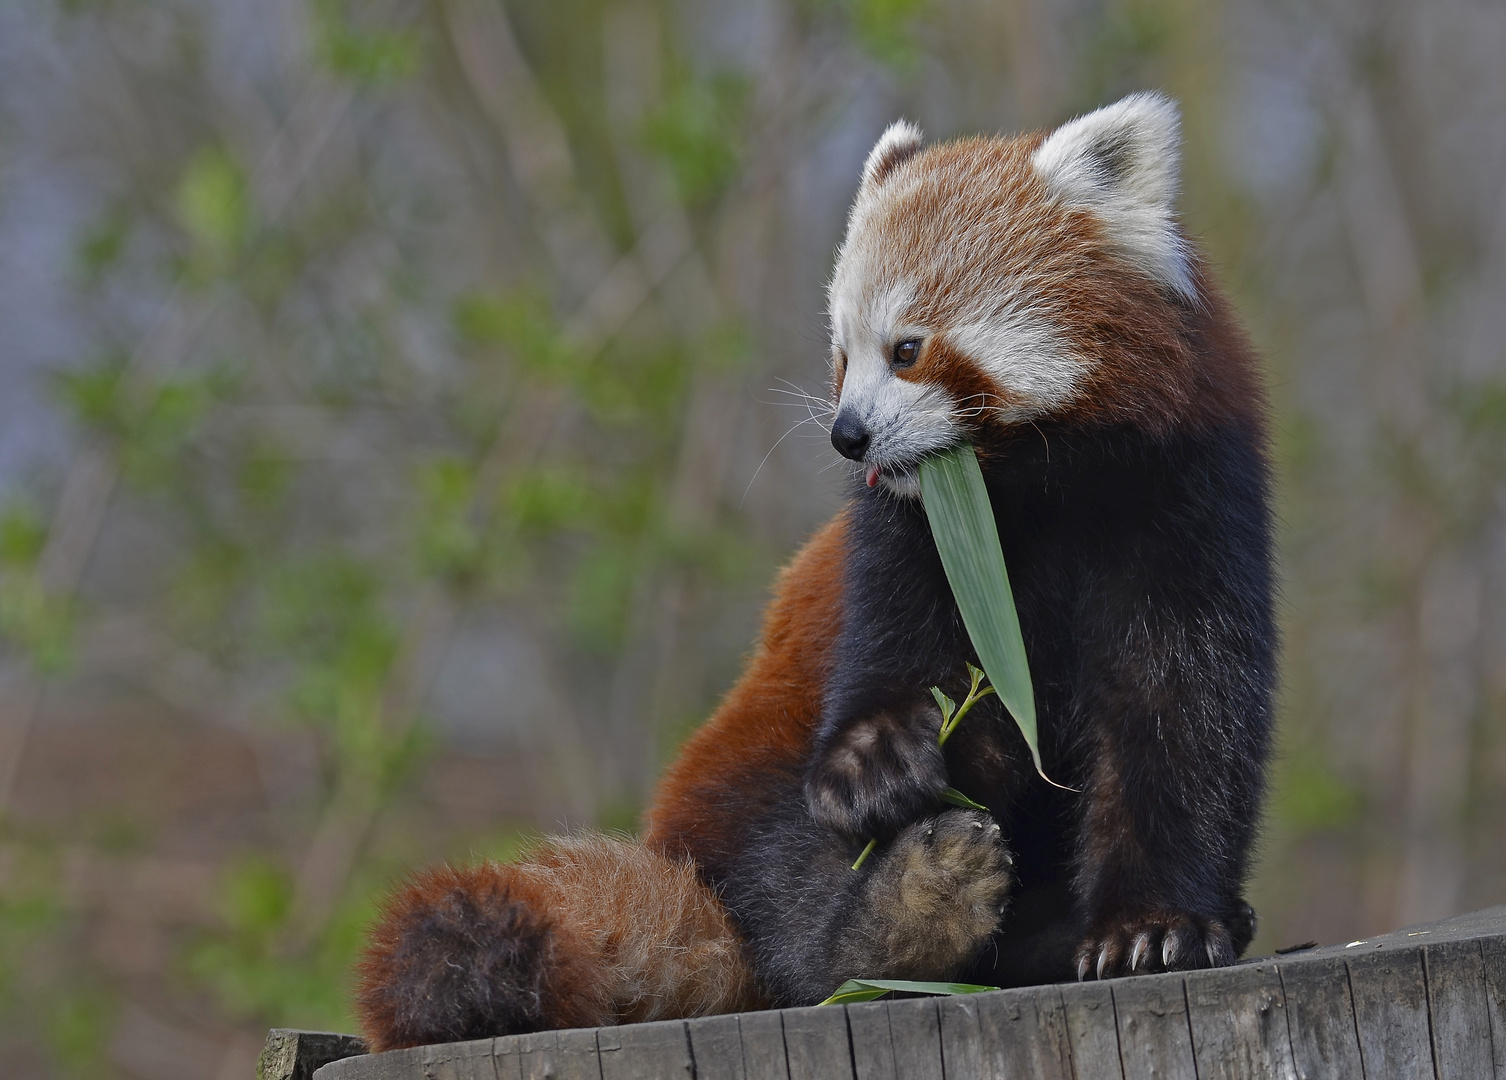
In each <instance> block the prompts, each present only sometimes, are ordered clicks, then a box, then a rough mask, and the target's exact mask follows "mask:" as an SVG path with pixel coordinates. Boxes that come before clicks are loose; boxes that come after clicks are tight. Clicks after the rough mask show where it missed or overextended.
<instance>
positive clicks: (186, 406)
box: [53, 353, 238, 488]
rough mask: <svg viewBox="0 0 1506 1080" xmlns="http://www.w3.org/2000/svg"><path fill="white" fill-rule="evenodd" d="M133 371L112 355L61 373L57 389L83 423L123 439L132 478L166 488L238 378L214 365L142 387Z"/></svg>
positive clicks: (124, 462) (124, 463) (125, 464)
mask: <svg viewBox="0 0 1506 1080" xmlns="http://www.w3.org/2000/svg"><path fill="white" fill-rule="evenodd" d="M129 372H130V368H129V367H128V366H127V362H126V358H125V357H123V356H121V355H120V354H118V353H114V354H110V355H107V356H105V357H104V358H103V359H101V360H99V361H96V362H95V363H93V364H88V365H85V366H82V367H79V368H75V369H72V370H67V371H62V372H59V373H58V374H57V375H56V376H55V377H54V379H53V386H54V393H55V395H56V397H57V398H58V399H59V401H60V402H61V403H62V404H63V406H64V407H65V408H66V409H67V410H68V412H69V413H71V414H72V416H73V418H74V420H75V421H76V422H77V423H79V424H80V425H81V426H83V427H87V428H92V429H94V430H96V431H98V432H100V433H102V434H105V435H107V436H110V437H112V438H113V439H114V440H115V441H116V442H117V444H118V446H119V448H120V455H121V466H122V470H123V471H124V472H125V474H126V475H127V477H129V478H130V479H131V480H132V481H134V482H135V483H137V484H139V485H140V486H142V487H144V488H162V487H165V486H168V485H169V484H170V483H171V482H172V481H173V479H174V478H175V477H176V476H178V475H179V473H180V470H181V467H182V465H183V462H182V460H181V454H182V453H183V451H184V449H185V448H186V447H187V446H188V445H189V444H190V442H191V441H192V439H193V436H194V435H195V434H196V432H197V431H198V429H199V425H200V424H201V423H202V422H203V421H204V419H205V417H206V416H207V415H208V413H209V411H210V409H211V408H212V407H213V406H214V405H215V404H217V403H218V402H219V401H221V400H223V399H224V398H226V397H228V396H229V395H230V394H231V393H232V392H233V391H234V390H235V389H236V387H237V385H238V380H237V378H236V376H235V374H234V373H233V371H232V370H231V369H229V368H228V367H214V368H210V369H208V370H205V371H200V372H193V373H189V374H185V375H180V376H178V377H176V378H172V379H165V380H161V381H159V382H157V383H156V384H154V386H153V387H152V388H150V389H148V390H141V389H139V388H137V387H133V386H132V384H131V379H130V375H129Z"/></svg>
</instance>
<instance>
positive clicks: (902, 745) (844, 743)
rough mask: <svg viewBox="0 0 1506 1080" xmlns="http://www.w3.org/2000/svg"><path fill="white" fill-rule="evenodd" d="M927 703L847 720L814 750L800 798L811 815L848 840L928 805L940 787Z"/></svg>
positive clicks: (900, 821)
mask: <svg viewBox="0 0 1506 1080" xmlns="http://www.w3.org/2000/svg"><path fill="white" fill-rule="evenodd" d="M940 730H941V713H940V711H939V710H938V709H937V708H936V706H934V705H932V704H930V703H929V702H927V703H924V704H920V703H917V704H916V705H915V706H914V707H913V708H911V709H908V710H906V709H903V708H899V709H893V710H885V711H884V712H878V713H874V714H872V715H870V716H866V717H863V718H862V719H861V720H856V721H854V722H852V723H850V724H848V725H847V726H846V727H845V728H844V729H843V730H842V731H841V732H839V733H838V734H837V735H836V736H835V737H834V738H833V739H831V740H830V741H829V742H827V743H826V745H825V746H823V747H822V748H821V749H820V750H819V751H818V752H817V755H816V760H815V762H814V764H812V766H811V769H810V773H809V775H808V776H807V777H806V781H805V798H806V802H807V804H808V805H809V806H810V811H811V816H812V817H813V818H815V819H816V821H817V822H819V823H820V824H822V825H824V826H826V827H827V828H829V829H833V830H835V831H836V832H838V833H841V834H842V835H844V836H847V837H850V838H852V839H871V838H873V837H882V836H888V835H890V834H892V833H893V832H894V831H895V830H896V829H898V828H900V827H901V826H903V825H904V824H906V823H907V822H911V821H914V820H915V819H916V818H917V817H920V816H921V815H922V814H923V813H925V812H926V811H927V810H930V809H932V808H933V807H935V805H936V803H937V801H938V798H939V796H940V794H941V792H942V790H943V789H944V788H945V787H946V786H947V775H946V759H945V758H944V757H943V756H942V753H941V747H940V746H939V745H938V744H937V742H936V736H937V733H938V732H940Z"/></svg>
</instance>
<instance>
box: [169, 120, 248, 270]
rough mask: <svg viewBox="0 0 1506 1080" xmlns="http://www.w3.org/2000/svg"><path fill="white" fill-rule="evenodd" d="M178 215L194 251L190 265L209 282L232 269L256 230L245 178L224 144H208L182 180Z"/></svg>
mask: <svg viewBox="0 0 1506 1080" xmlns="http://www.w3.org/2000/svg"><path fill="white" fill-rule="evenodd" d="M177 205H178V218H179V221H180V222H181V224H182V226H183V228H184V230H185V231H186V232H187V233H188V237H189V240H190V242H191V249H190V254H189V258H188V264H187V269H188V272H189V275H190V277H191V278H193V279H195V280H204V279H206V278H209V277H213V276H215V275H217V274H222V273H224V272H225V271H227V270H229V269H230V267H231V265H232V264H233V263H234V261H235V259H236V258H237V257H238V256H239V255H240V254H241V251H242V250H243V249H244V247H245V244H246V241H247V239H248V238H249V237H250V234H251V201H250V196H249V194H248V192H247V190H246V176H245V173H244V171H243V170H242V169H241V165H240V162H238V161H236V159H235V158H234V157H232V156H231V155H230V153H229V151H227V150H226V149H225V148H224V147H221V146H206V147H204V148H202V149H201V150H199V152H198V153H196V154H195V155H194V156H193V157H192V158H190V159H189V162H188V167H187V168H186V169H185V170H184V172H183V178H182V179H181V180H180V181H179V182H178V200H177Z"/></svg>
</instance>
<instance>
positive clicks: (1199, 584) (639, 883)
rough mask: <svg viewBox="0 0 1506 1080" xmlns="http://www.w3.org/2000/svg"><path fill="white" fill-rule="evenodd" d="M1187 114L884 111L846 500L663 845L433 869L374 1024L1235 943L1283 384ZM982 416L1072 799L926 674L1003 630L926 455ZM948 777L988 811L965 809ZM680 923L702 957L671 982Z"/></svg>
mask: <svg viewBox="0 0 1506 1080" xmlns="http://www.w3.org/2000/svg"><path fill="white" fill-rule="evenodd" d="M1178 138H1179V136H1178V117H1177V112H1176V108H1175V106H1174V105H1173V104H1172V103H1171V102H1170V101H1169V100H1167V99H1166V98H1164V97H1162V96H1160V95H1157V94H1136V95H1132V96H1131V97H1128V98H1126V99H1124V100H1123V101H1120V102H1119V103H1117V104H1115V105H1112V106H1109V107H1107V108H1104V109H1100V110H1099V111H1097V112H1094V113H1091V114H1088V115H1086V116H1083V117H1080V118H1078V119H1076V120H1073V121H1071V122H1069V123H1068V124H1066V125H1064V126H1063V127H1061V128H1059V129H1057V130H1056V131H1054V132H1051V133H1048V134H1034V135H1027V136H1024V137H1020V138H1015V139H1003V138H997V139H985V138H976V139H963V140H959V141H955V142H950V143H942V144H939V145H934V146H930V147H926V146H924V145H923V143H922V140H921V137H920V133H919V132H918V131H917V130H916V129H915V128H914V127H912V126H911V125H909V124H906V123H903V122H901V123H897V124H895V125H893V126H892V127H890V128H889V129H888V130H887V131H886V132H885V133H884V135H883V136H882V138H881V139H880V140H879V142H878V144H877V145H876V146H875V147H874V149H873V151H872V153H871V154H870V155H869V157H868V160H867V162H866V164H865V166H864V169H863V175H862V180H861V184H860V187H859V191H858V194H857V198H856V200H855V203H854V205H853V208H852V212H851V216H850V218H849V221H848V226H847V235H846V238H845V240H844V242H843V245H842V247H841V249H840V252H839V255H838V259H837V263H836V268H835V270H834V272H833V275H832V279H831V283H830V287H829V297H828V299H829V311H830V315H831V323H832V370H833V401H834V415H833V423H832V429H831V438H832V443H833V445H834V447H835V448H836V449H837V450H838V451H839V452H840V453H841V454H843V455H844V456H845V457H847V458H850V459H852V460H853V461H854V462H855V463H857V468H856V470H855V475H854V480H853V487H852V495H851V498H850V500H849V502H848V504H847V505H846V506H845V507H844V509H843V510H842V511H841V512H840V513H839V514H838V515H837V517H836V518H835V519H834V520H833V521H832V522H831V523H829V524H828V525H827V526H826V527H825V528H823V529H822V530H821V531H820V532H818V533H817V534H816V535H815V536H814V537H813V538H812V539H811V540H810V542H809V543H808V544H807V545H806V547H805V548H804V549H803V550H802V551H801V552H800V554H799V555H797V556H796V557H795V559H794V561H793V562H792V563H791V564H790V565H789V567H788V568H787V569H785V571H784V572H783V573H782V575H781V577H780V578H779V581H778V584H777V588H776V595H775V598H774V600H773V602H772V603H771V605H770V607H769V609H768V612H767V614H766V617H765V622H764V628H763V633H762V637H761V639H760V643H759V646H758V648H757V651H756V652H755V654H754V655H753V657H752V658H751V660H750V661H749V663H748V666H747V668H746V670H745V672H744V674H743V676H742V677H741V679H740V680H739V681H738V682H737V684H736V685H735V686H734V687H733V688H732V690H731V691H730V693H729V694H728V695H727V697H726V699H725V700H724V701H723V702H722V704H721V706H720V707H719V708H718V710H717V711H716V713H715V714H714V715H713V716H712V717H711V719H710V720H709V721H708V722H707V723H706V724H705V725H704V726H703V727H702V728H701V729H700V730H699V731H697V732H696V733H695V734H694V735H693V736H692V737H691V739H690V740H689V741H688V742H687V744H686V745H685V747H684V748H683V750H682V751H681V752H680V755H679V757H678V758H677V760H676V761H675V762H674V763H672V764H671V765H670V767H669V769H668V771H667V773H666V775H665V776H664V778H663V780H662V782H661V784H660V786H659V789H658V792H657V795H656V797H655V800H654V802H653V805H652V806H651V808H650V810H649V813H648V830H647V833H646V835H645V836H644V838H643V840H642V844H641V846H640V845H633V844H627V843H619V844H616V845H615V846H608V847H607V848H606V849H605V850H604V851H603V852H602V854H601V856H600V861H601V862H602V863H612V862H614V861H620V862H621V863H623V864H624V865H626V864H629V863H632V864H635V865H638V866H640V867H643V866H647V865H648V864H649V863H652V864H653V866H654V867H656V869H649V870H647V871H646V872H644V873H642V874H639V875H638V876H636V877H635V876H634V875H632V874H616V873H614V872H611V871H609V870H608V869H607V868H606V867H605V866H603V865H597V866H595V867H593V868H591V869H589V870H586V869H584V868H583V869H582V870H580V871H579V872H575V871H572V872H571V873H570V874H567V875H565V876H566V877H568V878H569V879H570V880H569V881H568V883H567V882H565V881H563V879H561V880H560V881H559V883H558V884H557V885H552V886H550V887H548V888H545V887H542V886H540V885H539V884H538V880H539V875H540V874H541V873H543V871H542V870H540V869H539V867H545V866H548V867H556V868H557V867H558V866H560V865H562V864H567V863H570V861H571V860H572V859H574V858H576V855H574V854H572V853H571V852H572V848H571V844H576V845H581V844H584V845H587V846H588V847H589V845H590V843H592V842H588V841H573V842H564V845H563V847H556V848H552V849H546V851H545V853H544V854H543V855H542V856H541V857H540V859H538V860H535V861H534V862H533V863H525V864H523V865H520V866H514V867H483V868H481V869H478V870H473V871H436V872H433V873H431V874H430V875H429V876H428V877H426V878H421V879H419V881H418V882H417V883H416V884H414V885H412V886H410V887H409V888H408V890H407V891H405V892H403V893H400V894H399V895H398V897H397V898H396V899H395V900H394V902H393V903H392V904H391V905H390V906H389V908H388V909H387V912H386V914H385V915H384V917H383V919H382V921H381V922H380V923H379V924H378V927H377V929H376V931H375V932H374V934H373V936H372V939H371V944H370V946H369V948H368V952H367V956H366V960H365V963H364V968H363V980H364V981H363V985H362V989H361V991H360V995H359V998H358V1003H359V1007H360V1011H361V1014H362V1017H363V1020H364V1023H365V1026H366V1029H367V1032H368V1034H369V1035H370V1036H371V1038H372V1041H373V1043H374V1044H375V1045H376V1046H378V1047H389V1046H397V1045H409V1044H413V1043H418V1042H424V1041H444V1040H450V1039H460V1038H478V1037H483V1036H486V1035H493V1034H502V1033H505V1032H511V1031H519V1030H530V1029H534V1028H544V1027H557V1026H566V1025H576V1024H600V1023H614V1022H620V1021H623V1020H629V1019H638V1018H644V1017H646V1016H649V1015H653V1016H668V1015H692V1014H699V1013H709V1012H716V1011H730V1010H735V1009H743V1008H748V1007H752V1006H756V1005H764V1004H768V1005H797V1004H809V1003H811V1002H814V1001H817V1000H820V999H821V998H822V997H824V996H826V995H827V994H829V993H830V992H831V990H832V989H833V988H834V987H835V986H836V985H837V984H839V983H840V982H841V981H842V980H843V979H845V978H849V977H855V976H856V977H861V976H867V977H870V978H881V977H886V976H887V977H890V978H927V979H958V978H963V979H967V980H968V981H973V982H982V983H991V984H993V985H1001V986H1007V985H1021V984H1026V983H1030V982H1041V981H1054V980H1061V979H1067V978H1072V977H1076V978H1079V979H1082V978H1107V977H1111V976H1116V975H1122V974H1128V973H1131V972H1148V971H1161V970H1177V969H1186V968H1193V967H1205V966H1210V965H1214V966H1216V965H1220V964H1226V963H1229V962H1231V961H1232V960H1233V959H1234V958H1235V957H1236V956H1237V955H1238V954H1239V953H1240V952H1242V951H1243V949H1244V948H1245V946H1247V945H1248V943H1249V941H1250V938H1251V936H1252V934H1253V927H1254V913H1253V912H1252V911H1251V910H1250V908H1249V906H1248V905H1247V904H1246V903H1245V902H1244V900H1243V899H1242V898H1241V893H1242V890H1243V885H1244V881H1245V877H1246V875H1247V872H1248V857H1249V851H1250V846H1251V844H1252V842H1253V838H1254V834H1255V830H1256V826H1257V819H1258V816H1259V811H1260V805H1261V800H1262V795H1263V785H1264V771H1265V763H1266V759H1267V757H1268V753H1269V744H1270V728H1271V695H1272V690H1273V685H1274V681H1275V652H1276V632H1275V626H1274V619H1273V612H1272V607H1273V599H1272V595H1273V571H1272V566H1271V522H1270V512H1269V477H1268V465H1267V460H1266V433H1265V418H1264V417H1265V404H1264V395H1263V390H1262V387H1261V382H1260V378H1259V374H1258V370H1257V363H1256V360H1255V357H1254V355H1253V352H1252V350H1251V349H1250V347H1249V345H1248V344H1247V342H1246V340H1245V338H1244V336H1243V334H1242V333H1241V331H1240V329H1239V328H1238V326H1237V324H1236V322H1235V320H1234V318H1233V316H1232V314H1231V312H1230V311H1229V308H1228V306H1227V304H1226V302H1225V301H1224V300H1223V298H1222V297H1221V296H1220V294H1219V293H1218V291H1217V289H1216V288H1215V286H1214V284H1213V282H1212V281H1211V280H1210V278H1209V275H1208V273H1207V270H1206V268H1205V266H1204V265H1203V263H1202V262H1201V260H1200V259H1199V258H1198V256H1197V255H1196V253H1195V252H1194V251H1193V249H1192V246H1191V245H1190V243H1189V242H1188V241H1187V239H1186V238H1185V236H1184V235H1183V233H1182V232H1181V230H1180V229H1179V227H1178V225H1177V223H1176V219H1175V211H1174V204H1175V197H1176V188H1177V173H1178V155H1179V151H1178ZM963 441H966V442H970V443H972V444H973V445H974V447H975V448H976V450H977V453H978V457H979V461H980V463H981V465H982V468H983V472H984V477H985V481H986V483H987V485H988V489H989V494H990V498H991V500H992V503H993V508H994V513H995V517H996V520H997V523H998V526H999V535H1000V542H1001V544H1002V546H1003V550H1004V555H1005V561H1006V563H1007V564H1008V566H1009V570H1010V578H1011V581H1012V583H1013V586H1014V590H1015V600H1016V606H1017V608H1018V611H1019V617H1020V623H1021V628H1022V632H1023V634H1024V638H1025V644H1026V650H1027V653H1028V656H1029V660H1030V666H1031V671H1032V676H1033V679H1034V683H1035V689H1036V696H1037V709H1038V714H1039V720H1040V732H1041V752H1042V756H1043V758H1044V761H1045V766H1046V769H1047V771H1048V772H1049V773H1050V774H1051V775H1052V776H1053V778H1054V779H1056V780H1058V781H1060V782H1061V783H1063V784H1064V785H1067V786H1068V787H1069V788H1070V789H1074V790H1067V789H1064V788H1058V787H1053V786H1051V785H1049V784H1047V783H1046V782H1045V781H1044V780H1042V779H1041V778H1040V777H1039V776H1037V774H1036V772H1035V769H1034V768H1033V766H1032V764H1031V759H1030V756H1029V753H1028V751H1027V750H1026V747H1025V745H1024V743H1023V741H1022V739H1021V738H1020V736H1019V734H1018V732H1017V730H1016V729H1015V727H1014V725H1013V723H1011V722H1010V721H1009V718H1008V716H1007V715H1006V714H1005V712H1004V711H1003V709H1002V707H1000V706H999V705H998V704H997V702H996V700H995V699H988V700H987V701H985V702H984V703H983V704H980V706H979V707H978V708H977V709H976V710H975V712H974V713H973V714H972V715H971V716H970V717H969V719H968V721H967V723H966V724H965V725H964V726H963V727H962V728H960V729H959V730H958V732H957V734H956V735H955V736H954V737H953V738H951V739H950V740H949V741H948V743H947V744H946V747H945V749H944V750H943V748H942V747H940V746H939V745H938V743H937V738H936V735H937V732H938V729H939V724H940V715H939V713H938V711H937V709H936V707H935V705H934V703H933V702H932V700H931V698H930V695H929V694H928V688H930V687H931V686H939V687H941V688H942V689H943V690H944V691H946V692H947V693H948V694H950V695H951V696H952V697H954V698H960V697H961V694H962V691H964V690H965V689H966V680H967V676H966V668H965V663H966V662H968V661H976V656H975V655H974V653H973V650H972V647H971V644H970V642H969V640H968V638H967V634H966V631H965V629H964V628H963V626H962V622H961V618H960V616H959V614H958V611H957V607H956V604H955V601H954V600H953V598H952V594H951V591H950V588H949V586H948V584H947V581H946V577H945V574H944V572H943V571H942V568H941V565H940V560H939V557H938V555H937V552H936V548H935V545H934V542H933V541H932V539H931V536H930V531H929V527H928V525H927V522H926V518H925V514H924V510H923V507H922V506H921V503H920V499H919V497H918V495H919V487H918V482H917V478H916V477H917V474H916V468H917V464H918V462H919V461H920V459H921V458H922V457H924V456H925V455H926V454H928V453H932V452H934V451H937V450H941V449H944V448H947V447H950V446H953V445H956V444H958V443H960V442H963ZM947 786H952V787H956V788H958V789H960V790H961V791H963V792H964V793H965V794H967V795H968V796H970V797H971V798H972V799H974V800H976V801H977V802H979V803H981V804H983V805H985V806H987V807H989V812H988V813H984V812H982V811H978V810H968V809H948V808H946V807H945V806H944V805H943V803H942V801H941V799H940V794H941V792H942V790H943V789H944V788H945V787H947ZM870 838H874V839H877V840H878V841H879V846H878V848H877V850H876V851H875V852H874V854H873V856H872V857H871V858H870V859H869V860H868V861H867V862H866V863H865V864H864V866H863V867H862V868H861V869H860V870H857V871H854V870H852V869H851V866H852V863H853V861H854V858H855V856H856V855H857V854H858V852H859V851H860V850H861V849H862V847H863V846H864V844H865V842H866V841H867V840H868V839H870ZM575 850H577V851H578V850H580V849H578V848H577V849H575ZM550 872H551V873H555V872H557V871H550ZM544 876H548V875H544ZM551 889H552V891H551ZM666 907H667V908H669V909H672V910H674V911H677V912H678V911H685V912H694V913H695V914H694V915H692V916H689V917H686V918H681V919H679V920H678V921H677V920H676V919H674V918H671V919H667V920H664V919H660V918H658V917H657V916H656V915H655V914H654V912H656V911H659V910H661V909H663V908H666ZM719 918H720V921H719ZM692 944H696V945H700V946H703V947H704V948H703V950H702V951H700V952H697V951H696V949H695V948H693V947H692V948H687V946H688V945H692ZM656 951H657V952H658V953H672V954H673V955H675V956H676V957H678V956H680V955H681V954H683V955H684V956H685V957H686V959H685V961H684V962H683V964H679V962H678V961H676V962H675V963H672V964H665V965H661V966H660V967H659V968H657V969H656V972H657V973H656V974H655V975H654V976H653V977H652V978H645V977H643V976H642V975H640V974H639V973H637V972H636V970H635V969H634V965H638V964H643V963H645V961H644V959H643V957H646V956H652V955H655V954H656ZM628 957H631V958H632V959H631V961H627V960H625V959H624V958H628ZM614 965H615V966H614ZM677 965H678V966H677ZM671 969H673V970H671ZM654 995H657V996H658V1001H657V1003H656V1004H655V1005H653V1006H651V1007H650V1006H645V1004H644V1002H645V998H646V996H654Z"/></svg>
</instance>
